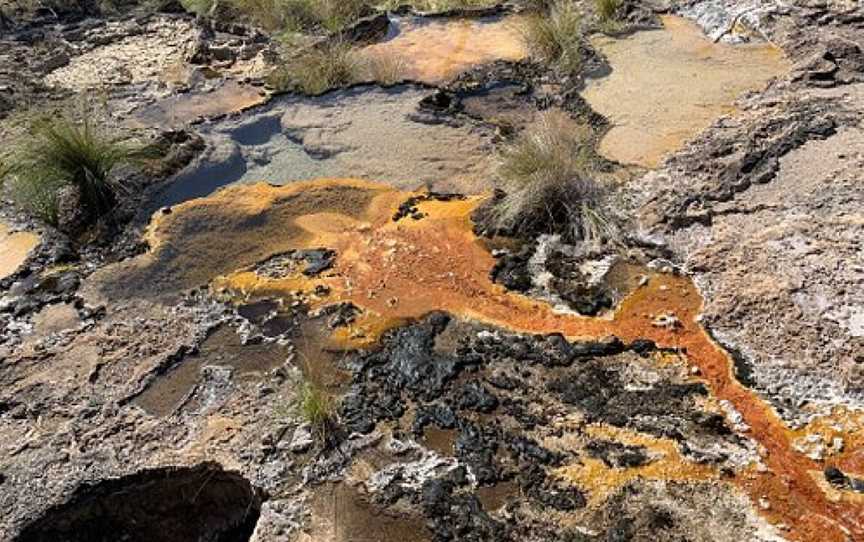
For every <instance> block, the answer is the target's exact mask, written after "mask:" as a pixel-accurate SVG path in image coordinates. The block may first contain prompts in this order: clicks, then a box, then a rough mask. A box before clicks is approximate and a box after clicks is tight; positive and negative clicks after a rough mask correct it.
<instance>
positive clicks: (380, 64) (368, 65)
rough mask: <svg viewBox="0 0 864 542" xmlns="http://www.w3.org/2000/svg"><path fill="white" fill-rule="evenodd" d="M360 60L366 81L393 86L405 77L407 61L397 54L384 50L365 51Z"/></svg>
mask: <svg viewBox="0 0 864 542" xmlns="http://www.w3.org/2000/svg"><path fill="white" fill-rule="evenodd" d="M358 62H359V64H360V72H361V73H362V79H363V80H364V81H374V82H376V83H379V84H381V85H384V86H392V85H396V84H398V83H401V82H402V81H404V79H405V76H404V74H405V61H404V60H403V59H402V58H401V57H399V56H397V55H394V54H391V53H384V52H375V53H365V54H363V55H362V56H360V57H359V61H358Z"/></svg>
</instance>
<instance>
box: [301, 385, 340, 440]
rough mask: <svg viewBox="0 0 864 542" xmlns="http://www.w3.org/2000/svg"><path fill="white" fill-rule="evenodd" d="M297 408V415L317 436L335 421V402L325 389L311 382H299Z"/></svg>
mask: <svg viewBox="0 0 864 542" xmlns="http://www.w3.org/2000/svg"><path fill="white" fill-rule="evenodd" d="M297 408H298V413H299V415H300V416H301V417H302V418H303V420H304V421H306V423H308V424H309V425H311V426H312V430H313V432H314V433H316V434H318V435H319V436H321V435H323V434H325V433H326V432H328V431H329V430H330V429H331V428H332V427H333V424H334V423H335V418H336V403H335V402H334V401H333V399H332V397H330V396H329V395H328V394H327V392H326V391H324V390H323V389H322V388H320V387H319V386H316V385H314V384H312V383H311V382H303V383H302V384H300V386H299V389H298V393H297Z"/></svg>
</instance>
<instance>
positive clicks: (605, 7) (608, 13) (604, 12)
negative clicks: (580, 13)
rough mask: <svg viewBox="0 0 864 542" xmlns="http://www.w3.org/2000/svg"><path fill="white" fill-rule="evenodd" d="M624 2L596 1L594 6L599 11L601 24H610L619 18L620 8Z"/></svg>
mask: <svg viewBox="0 0 864 542" xmlns="http://www.w3.org/2000/svg"><path fill="white" fill-rule="evenodd" d="M621 4H622V0H594V6H595V8H596V9H597V17H598V18H599V19H600V22H601V23H609V22H612V21H615V20H616V19H617V18H618V8H620V7H621Z"/></svg>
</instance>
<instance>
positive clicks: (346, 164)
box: [153, 85, 493, 209]
mask: <svg viewBox="0 0 864 542" xmlns="http://www.w3.org/2000/svg"><path fill="white" fill-rule="evenodd" d="M431 93H432V91H430V90H428V89H422V88H418V87H414V86H410V85H403V86H399V87H394V88H390V89H380V88H374V87H357V88H354V89H350V90H344V91H338V92H333V93H330V94H327V95H325V96H322V97H317V98H298V97H283V98H278V99H275V100H273V101H272V102H271V103H270V104H268V105H267V106H265V107H263V108H259V109H256V110H255V112H254V113H250V114H248V115H245V116H243V117H242V118H238V119H228V120H225V121H222V122H214V123H210V124H206V125H203V126H201V131H202V133H203V135H204V137H205V139H206V140H207V141H208V149H207V150H206V151H205V153H204V155H203V156H202V158H201V159H200V160H199V161H198V162H196V163H195V164H193V165H192V166H191V167H190V168H188V169H187V170H186V171H184V172H182V173H181V174H180V175H179V176H178V178H177V179H176V181H175V182H173V183H172V184H171V186H170V187H168V188H167V189H166V190H165V191H164V192H162V193H161V194H159V195H157V196H156V198H155V200H154V203H153V207H154V209H155V208H158V207H161V206H169V205H175V204H177V203H180V202H183V201H186V200H189V199H193V198H197V197H202V196H206V195H208V194H211V193H212V192H214V191H215V190H217V189H218V188H220V187H223V186H228V185H231V184H235V183H251V182H258V181H265V182H267V183H270V184H276V185H283V184H286V183H290V182H293V181H300V180H308V179H314V178H319V177H346V176H350V177H353V178H361V179H370V180H378V181H383V182H386V183H388V184H390V185H391V186H394V187H397V188H400V189H416V188H418V187H423V186H428V187H431V188H434V189H436V190H439V191H455V192H463V193H479V192H482V191H484V190H486V189H488V188H489V187H490V186H491V185H490V179H491V174H492V168H493V164H492V158H491V150H492V144H491V138H492V133H491V131H490V130H488V129H485V128H480V127H474V126H471V125H458V126H457V125H450V124H446V123H441V122H440V121H438V120H437V119H435V118H434V117H431V116H429V115H427V114H425V113H422V112H420V111H419V110H418V107H417V104H418V103H419V102H420V100H421V99H423V98H424V97H426V96H428V95H430V94H431ZM453 149H459V152H458V153H454V152H453Z"/></svg>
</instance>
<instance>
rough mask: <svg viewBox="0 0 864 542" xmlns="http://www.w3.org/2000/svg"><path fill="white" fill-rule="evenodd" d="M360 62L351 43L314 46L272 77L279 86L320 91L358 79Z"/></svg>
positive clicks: (306, 91) (273, 81) (282, 88)
mask: <svg viewBox="0 0 864 542" xmlns="http://www.w3.org/2000/svg"><path fill="white" fill-rule="evenodd" d="M360 69H361V66H360V62H359V61H358V59H357V56H356V54H355V53H354V52H353V51H352V50H351V47H350V46H349V45H347V44H345V43H342V42H336V43H332V44H330V45H326V46H321V47H314V48H311V49H309V50H308V51H306V52H304V53H302V54H300V55H299V56H297V57H294V58H293V59H290V60H289V61H288V62H287V63H286V64H285V65H284V66H282V67H280V68H278V69H276V70H275V71H274V72H273V73H272V74H271V75H270V78H269V83H270V85H271V86H272V87H274V88H276V89H278V90H293V91H299V92H302V93H304V94H311V95H318V94H322V93H324V92H326V91H328V90H330V89H332V88H337V87H341V86H345V85H349V84H351V83H353V82H355V81H357V80H358V78H359V75H360Z"/></svg>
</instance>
